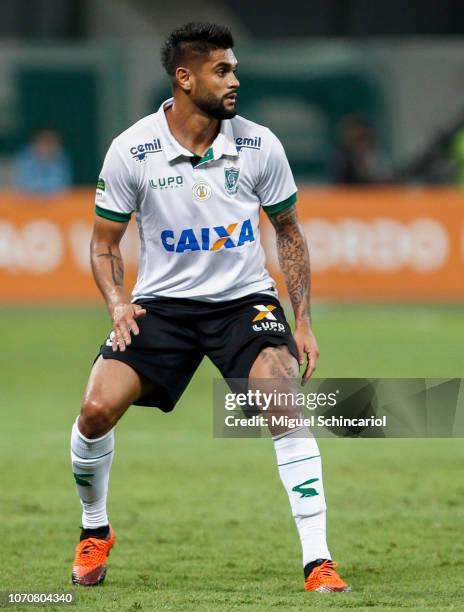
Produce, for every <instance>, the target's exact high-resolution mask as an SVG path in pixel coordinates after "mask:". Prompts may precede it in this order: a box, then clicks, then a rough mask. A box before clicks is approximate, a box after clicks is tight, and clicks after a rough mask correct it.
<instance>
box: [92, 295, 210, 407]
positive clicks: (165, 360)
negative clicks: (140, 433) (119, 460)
mask: <svg viewBox="0 0 464 612" xmlns="http://www.w3.org/2000/svg"><path fill="white" fill-rule="evenodd" d="M143 306H144V308H146V310H147V314H146V315H145V316H144V317H141V318H140V319H137V324H138V327H139V334H138V335H137V336H134V335H133V336H132V342H131V344H130V345H129V346H127V347H126V350H125V351H119V350H118V351H113V350H112V348H111V336H110V337H109V338H108V339H107V340H106V342H105V344H103V345H102V346H101V347H100V354H101V356H102V357H103V358H104V360H105V362H106V361H108V362H113V361H117V362H119V363H123V364H125V365H126V366H130V368H132V369H133V370H134V371H135V372H136V373H138V374H139V376H141V377H142V378H145V379H147V380H149V381H150V382H151V387H149V388H148V390H144V389H143V390H142V393H140V394H139V396H138V397H137V399H136V400H134V401H133V403H134V404H137V405H142V406H155V407H157V408H160V409H161V410H163V411H164V412H170V411H171V410H172V409H173V408H174V406H175V404H176V403H177V401H178V399H179V398H180V396H181V395H182V393H183V392H184V390H185V388H186V387H187V385H188V383H189V382H190V379H191V378H192V376H193V374H194V372H195V370H196V369H197V367H198V365H199V363H200V362H201V360H202V358H203V353H202V351H201V348H200V347H199V344H198V340H197V336H196V332H195V329H194V328H193V326H192V322H191V318H190V317H187V316H183V310H182V309H181V308H180V306H179V305H178V304H176V302H175V301H174V300H171V301H170V302H167V303H166V302H164V301H161V303H159V304H158V302H157V301H151V302H149V303H143Z"/></svg>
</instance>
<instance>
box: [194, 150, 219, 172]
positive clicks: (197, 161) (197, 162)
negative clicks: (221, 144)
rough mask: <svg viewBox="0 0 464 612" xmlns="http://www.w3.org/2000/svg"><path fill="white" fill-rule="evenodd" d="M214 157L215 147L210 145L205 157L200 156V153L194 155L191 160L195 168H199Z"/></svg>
mask: <svg viewBox="0 0 464 612" xmlns="http://www.w3.org/2000/svg"><path fill="white" fill-rule="evenodd" d="M212 159H214V152H213V147H210V148H209V149H208V150H207V151H206V153H205V154H204V155H203V157H200V156H199V155H194V156H193V157H192V158H191V162H192V166H193V167H194V168H198V166H201V165H202V164H206V162H209V161H211V160H212Z"/></svg>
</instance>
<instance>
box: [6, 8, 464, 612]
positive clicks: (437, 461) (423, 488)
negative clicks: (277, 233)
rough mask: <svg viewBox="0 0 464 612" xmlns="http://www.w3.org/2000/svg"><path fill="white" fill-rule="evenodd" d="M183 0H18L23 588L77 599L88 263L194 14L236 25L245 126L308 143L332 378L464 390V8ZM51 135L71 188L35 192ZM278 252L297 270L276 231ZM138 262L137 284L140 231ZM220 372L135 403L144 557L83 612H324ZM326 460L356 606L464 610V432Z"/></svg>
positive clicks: (313, 234) (124, 506) (342, 450)
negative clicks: (133, 127)
mask: <svg viewBox="0 0 464 612" xmlns="http://www.w3.org/2000/svg"><path fill="white" fill-rule="evenodd" d="M166 6H167V3H165V2H161V1H158V0H3V1H2V2H1V3H0V324H1V327H2V337H3V350H2V351H1V354H0V363H1V370H0V372H1V374H0V378H1V379H2V385H1V396H0V406H1V414H2V425H1V427H0V458H1V469H0V473H1V478H2V483H1V489H0V504H1V505H0V507H1V508H2V517H3V518H2V521H1V525H0V530H1V535H2V547H3V549H4V552H5V557H4V559H8V562H4V561H2V562H1V563H0V590H2V589H3V590H5V589H24V588H29V589H32V590H47V589H50V590H57V589H58V590H60V589H65V588H67V586H68V578H69V573H70V571H69V570H70V563H71V560H72V554H73V546H74V543H75V540H76V537H77V533H78V531H77V529H74V528H75V527H76V526H77V525H78V523H79V519H80V515H79V508H78V501H77V497H75V495H74V490H73V484H72V483H71V480H70V477H69V476H70V471H69V469H68V468H69V466H68V456H67V453H68V450H67V444H68V432H69V429H70V426H71V423H72V420H73V419H74V417H75V414H76V413H77V410H78V406H79V402H80V398H81V396H82V392H83V386H84V384H85V381H86V378H87V375H88V371H89V368H90V363H91V361H92V359H93V357H94V354H95V351H96V349H97V346H98V345H99V343H100V341H101V340H102V339H103V338H104V337H105V335H106V333H107V331H108V328H109V319H108V316H107V315H106V313H105V311H104V307H103V303H102V302H101V300H100V298H99V296H98V293H97V291H96V289H95V288H94V286H93V281H92V279H91V275H90V269H89V264H88V242H89V237H90V231H91V224H92V215H93V192H94V186H95V184H96V181H97V178H98V172H99V169H100V167H101V163H102V160H103V157H104V154H105V151H106V149H107V148H108V146H109V144H110V142H111V139H112V138H113V137H114V136H115V135H116V134H118V133H119V132H121V131H122V130H124V129H125V128H126V127H128V126H129V125H130V124H131V123H133V122H135V121H136V120H137V119H139V118H141V117H142V116H144V115H146V114H149V113H151V112H154V111H155V110H156V109H157V107H158V106H159V104H160V103H161V101H162V100H164V99H165V98H166V97H168V95H169V87H168V83H167V81H166V79H165V78H164V75H163V73H162V69H161V66H160V63H159V54H158V49H159V46H160V44H161V42H162V40H163V38H164V37H165V36H166V34H167V33H168V32H169V31H170V30H171V29H172V28H173V27H175V26H177V25H179V24H181V23H184V22H186V21H189V20H207V21H218V22H220V23H224V24H227V25H229V26H230V27H231V29H232V31H233V33H234V35H235V38H236V53H237V56H238V59H239V61H240V69H239V78H240V81H241V93H240V97H239V103H240V112H241V114H243V115H244V116H247V117H249V118H250V119H253V120H255V121H257V122H259V123H263V124H265V125H268V126H269V127H270V128H271V129H273V131H275V133H276V134H277V135H278V136H279V137H280V138H281V140H282V142H283V144H284V146H285V148H286V151H287V154H288V157H289V160H290V163H291V165H292V168H293V170H294V172H295V175H296V178H297V183H298V185H299V188H300V197H299V211H300V216H301V219H302V223H303V225H304V227H305V230H306V233H307V235H308V238H309V242H310V248H311V254H312V267H313V301H314V326H315V330H316V333H317V335H318V338H319V342H320V345H321V352H322V356H321V360H320V366H319V369H318V375H320V376H336V377H343V376H359V377H366V376H367V377H369V376H372V377H375V376H379V377H382V376H384V377H386V376H392V377H462V376H463V370H464V350H463V346H464V309H463V301H464V274H463V264H464V213H463V210H464V200H463V191H462V188H463V183H464V98H463V95H462V94H463V82H464V79H463V76H464V39H463V37H462V35H463V33H464V12H463V11H462V6H461V3H460V2H457V1H453V0H442V2H440V3H438V2H435V1H433V0H422V1H419V0H410V1H409V2H408V3H404V2H402V1H399V0H394V1H392V2H388V3H387V2H377V3H372V2H368V0H344V1H343V2H341V1H337V0H333V1H326V0H312V1H311V2H306V3H305V2H296V1H289V2H287V3H285V7H283V6H282V3H281V2H277V1H276V0H267V1H266V2H264V1H263V0H255V1H254V2H252V3H248V2H246V1H245V0H217V1H215V2H212V1H210V0H197V1H196V2H195V3H191V5H187V4H186V3H184V2H181V1H179V0H171V1H170V2H169V5H168V6H169V8H168V10H167V8H166ZM44 131H46V132H47V133H48V134H50V133H52V134H53V138H54V139H55V141H54V144H53V145H52V146H51V150H52V152H53V151H54V153H57V152H58V157H59V155H61V156H62V157H61V158H60V159H61V162H62V161H63V159H66V164H67V168H68V171H69V173H68V174H66V173H63V174H62V176H67V177H68V178H67V180H66V181H65V182H64V183H60V181H59V180H57V181H56V182H55V183H53V181H52V184H51V185H50V184H46V185H41V184H40V181H39V184H38V183H37V182H35V181H34V177H31V176H23V175H21V171H24V172H25V173H26V175H27V172H28V171H31V166H27V164H26V162H25V161H24V160H25V156H27V155H30V154H31V147H33V146H35V145H36V144H37V135H38V134H42V135H43V133H44ZM49 140H50V139H49ZM42 142H43V139H42ZM31 143H32V144H31ZM49 151H50V147H49ZM28 160H29V161H30V159H29V158H28ZM61 162H60V163H61ZM21 168H22V170H21ZM31 172H33V167H32V171H31ZM20 175H21V176H20ZM69 177H71V178H69ZM35 178H36V177H35ZM28 179H31V180H29V182H28ZM264 240H265V244H266V249H267V253H268V262H269V267H270V268H271V270H272V271H273V273H275V274H276V275H277V276H278V277H279V273H278V271H277V269H276V261H275V253H274V250H273V244H272V233H267V232H265V235H264ZM124 252H125V257H126V260H127V269H128V270H127V283H128V286H130V284H131V282H132V281H133V279H134V276H135V273H136V263H137V235H136V232H135V228H134V227H132V224H131V227H130V231H129V232H128V236H127V239H125V245H124ZM279 278H280V277H279ZM279 282H281V281H280V280H279ZM215 375H216V374H215V372H214V370H213V368H212V366H210V365H209V364H206V363H204V364H203V365H202V367H201V369H200V371H199V372H198V374H197V377H196V379H195V381H193V383H192V385H191V386H190V387H189V389H188V391H187V392H186V394H185V395H184V397H183V399H182V401H181V403H180V405H179V407H178V410H177V411H176V413H174V414H173V415H170V416H168V417H166V416H164V415H161V414H158V413H157V412H154V411H150V410H145V409H131V410H130V411H129V413H128V415H127V416H126V418H125V419H124V420H123V421H122V423H121V425H120V426H119V428H118V432H119V433H118V438H119V445H120V448H119V449H118V451H119V452H118V456H117V459H116V461H115V464H114V467H113V473H112V492H111V497H110V514H111V517H112V520H113V522H114V524H115V526H116V528H118V527H119V528H120V531H121V541H120V545H119V547H118V548H116V552H115V553H114V555H113V556H112V559H111V561H112V570H111V574H109V580H108V583H107V585H106V587H105V589H102V590H98V592H96V591H92V592H90V593H89V592H85V593H84V594H81V593H80V592H79V596H80V598H81V599H80V601H81V605H82V609H102V610H103V609H115V610H120V609H156V608H157V607H159V608H162V607H166V608H169V607H170V608H171V609H201V610H207V609H208V610H209V609H211V610H217V609H229V608H230V609H232V608H237V609H239V608H243V609H253V610H256V609H268V608H269V607H271V606H275V607H283V608H284V609H297V608H300V607H301V606H302V605H304V604H305V603H306V602H307V596H306V597H305V594H304V593H301V592H300V587H301V576H300V574H299V571H300V569H299V565H298V558H299V557H298V555H299V553H298V545H297V541H296V533H294V532H293V527H292V524H291V518H290V517H289V515H288V509H287V506H286V501H285V499H284V494H283V492H282V491H281V490H280V483H279V482H278V479H277V473H276V471H275V469H274V466H273V457H272V447H271V446H270V445H269V444H268V443H267V442H266V441H262V440H240V441H234V440H227V441H226V440H213V439H212V434H211V416H212V415H211V388H212V384H211V380H212V378H213V377H214V376H215ZM321 446H322V450H323V453H324V465H325V470H326V481H327V485H326V486H327V496H328V499H329V503H330V514H329V528H330V535H331V538H330V540H331V542H332V548H333V553H334V556H335V558H337V559H339V560H340V561H341V562H342V566H343V570H342V571H343V573H344V575H346V576H347V578H348V579H349V581H350V582H353V583H354V586H355V588H356V591H355V592H354V593H353V594H352V596H350V598H345V599H344V600H343V601H341V602H340V603H338V602H337V605H339V606H340V607H359V608H363V607H378V608H386V607H388V608H390V609H393V608H395V607H396V606H401V607H410V608H414V609H425V608H432V609H451V608H454V607H455V605H456V597H458V596H461V592H460V590H459V588H458V585H459V580H461V581H462V578H460V568H461V570H462V556H463V552H464V548H463V545H462V543H460V542H459V538H458V537H457V529H458V528H457V525H458V524H459V521H460V520H462V507H463V502H464V489H463V487H462V485H459V484H456V483H457V482H458V470H459V468H462V462H463V458H464V457H463V451H462V444H461V441H459V440H448V441H442V440H428V441H426V440H423V441H422V440H416V441H414V442H413V441H408V440H377V441H376V440H371V441H367V440H363V441H360V440H323V441H322V442H321ZM186 464H187V465H186ZM257 489H259V493H260V494H259V496H258V497H259V499H256V496H252V495H251V491H256V490H257ZM231 500H233V501H231ZM269 508H272V509H273V510H272V514H270V513H269ZM263 530H264V532H265V533H264V535H263V534H262V532H263ZM259 534H261V535H259ZM44 540H45V541H44ZM276 550H278V553H279V554H276ZM20 568H21V569H20ZM324 605H326V604H324ZM327 605H328V606H329V607H330V605H331V604H327ZM318 607H320V608H321V609H322V608H323V605H322V604H321V605H320V606H319V604H318ZM458 608H459V606H458V607H456V608H455V609H458Z"/></svg>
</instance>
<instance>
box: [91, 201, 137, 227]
mask: <svg viewBox="0 0 464 612" xmlns="http://www.w3.org/2000/svg"><path fill="white" fill-rule="evenodd" d="M95 212H96V214H97V215H98V216H99V217H104V218H105V219H110V220H111V221H119V223H127V222H128V221H130V218H131V213H118V212H114V211H113V210H106V208H101V207H100V206H98V205H97V206H95Z"/></svg>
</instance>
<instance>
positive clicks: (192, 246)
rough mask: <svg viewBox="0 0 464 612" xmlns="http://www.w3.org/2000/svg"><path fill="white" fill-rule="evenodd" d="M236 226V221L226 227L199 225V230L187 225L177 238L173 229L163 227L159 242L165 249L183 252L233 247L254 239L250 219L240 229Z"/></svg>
mask: <svg viewBox="0 0 464 612" xmlns="http://www.w3.org/2000/svg"><path fill="white" fill-rule="evenodd" d="M238 228H239V224H238V223H230V224H229V225H228V226H227V227H225V226H223V225H217V226H215V227H201V228H200V229H199V230H194V229H193V228H191V227H188V228H187V229H184V230H182V231H181V233H180V236H179V240H177V239H176V235H175V233H174V231H173V230H170V229H165V230H163V231H162V232H161V242H162V244H163V246H164V248H165V249H166V251H169V252H171V253H173V252H176V253H185V251H219V250H220V249H222V248H224V249H233V248H235V247H241V246H243V245H244V244H245V243H246V242H254V241H255V236H254V234H253V226H252V225H251V221H250V219H246V221H244V222H243V223H242V224H241V226H240V229H238ZM236 230H237V231H236Z"/></svg>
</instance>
